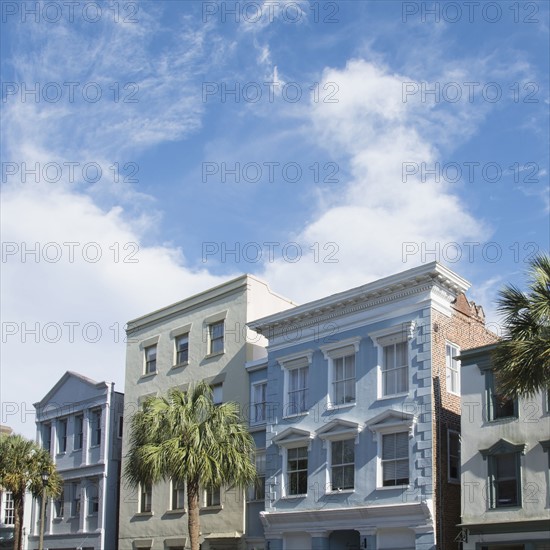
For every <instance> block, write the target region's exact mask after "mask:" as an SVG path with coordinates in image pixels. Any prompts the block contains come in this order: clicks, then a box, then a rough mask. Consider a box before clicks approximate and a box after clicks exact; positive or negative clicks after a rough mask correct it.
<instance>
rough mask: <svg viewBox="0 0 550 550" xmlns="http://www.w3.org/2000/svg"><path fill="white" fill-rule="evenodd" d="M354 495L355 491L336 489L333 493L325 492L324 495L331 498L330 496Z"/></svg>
mask: <svg viewBox="0 0 550 550" xmlns="http://www.w3.org/2000/svg"><path fill="white" fill-rule="evenodd" d="M353 493H355V489H341V490H338V489H336V490H335V491H327V492H326V493H325V496H332V495H351V494H353Z"/></svg>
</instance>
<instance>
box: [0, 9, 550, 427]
mask: <svg viewBox="0 0 550 550" xmlns="http://www.w3.org/2000/svg"><path fill="white" fill-rule="evenodd" d="M73 6H74V11H70V9H69V7H68V6H67V5H66V4H64V3H63V2H55V1H53V2H46V3H43V2H41V3H40V4H39V6H38V11H36V13H33V10H34V7H35V2H2V39H1V40H2V68H1V73H2V100H1V101H2V103H1V109H2V241H3V245H2V266H1V267H2V288H1V290H2V296H1V297H2V308H1V314H2V337H3V342H2V373H1V397H2V401H3V405H2V419H1V422H2V423H7V424H9V425H11V426H13V427H14V428H16V429H17V430H18V431H21V432H22V433H25V434H26V435H28V436H32V435H33V434H34V424H33V422H34V419H33V418H32V414H31V412H32V403H33V402H35V401H37V400H38V399H40V398H41V397H42V396H43V395H44V394H45V393H46V392H47V391H48V389H49V388H50V387H51V386H52V385H53V384H54V383H55V382H56V381H57V380H58V379H59V378H60V377H61V375H62V374H63V373H64V372H65V370H68V369H70V370H76V371H78V372H81V373H82V374H85V375H87V376H89V377H91V378H94V379H96V380H102V379H108V380H112V381H114V382H116V384H117V387H118V389H120V390H122V389H123V383H124V343H123V342H122V337H123V334H122V328H123V326H124V324H125V323H126V321H128V320H129V319H131V318H133V317H136V316H138V315H141V314H143V313H146V312H147V311H150V310H152V309H156V308H159V307H162V306H163V305H167V304H169V303H172V302H175V301H177V300H180V299H182V298H184V297H186V296H188V295H190V294H193V293H195V292H198V291H201V290H203V289H205V288H208V287H209V286H212V285H214V284H217V283H219V282H222V281H224V280H227V279H229V278H230V277H233V276H236V275H239V274H240V273H243V272H250V273H254V274H256V275H258V276H260V277H262V278H264V279H265V280H267V281H268V282H269V284H270V286H271V288H272V289H273V290H274V291H276V292H278V293H280V294H283V295H286V296H288V297H289V298H291V299H293V300H294V301H295V302H299V303H302V302H304V301H307V300H310V299H315V298H319V297H322V296H325V295H327V294H330V293H333V292H337V291H341V290H345V289H347V288H350V287H353V286H357V285H360V284H364V283H366V282H368V281H371V280H374V279H376V278H378V277H382V276H386V275H390V274H392V273H396V272H398V271H402V270H404V269H408V268H411V267H414V266H416V265H418V264H420V263H423V262H426V261H433V260H439V261H441V262H442V263H444V264H446V265H447V266H449V267H450V268H451V269H453V270H455V271H457V272H458V273H459V274H461V275H462V276H464V277H465V278H466V279H468V280H469V281H471V283H472V288H471V290H470V292H469V297H470V299H474V300H475V301H476V302H477V303H481V304H482V305H483V306H484V308H485V310H486V312H487V314H488V316H489V320H490V322H491V324H492V326H493V327H494V328H496V329H498V318H497V317H496V315H495V311H494V301H495V296H496V293H497V291H498V289H499V288H501V287H502V286H503V285H504V284H505V283H506V282H515V283H516V284H519V285H522V284H523V282H524V281H523V275H522V274H523V272H524V270H525V266H526V263H525V262H526V260H528V259H529V257H531V256H532V255H534V253H536V252H537V251H540V250H548V247H549V242H548V241H549V229H550V228H549V184H548V169H549V166H548V165H549V153H548V151H549V148H548V145H549V143H548V142H549V140H548V137H549V135H548V130H549V125H548V122H549V117H548V105H549V100H548V74H549V59H548V52H549V4H548V2H544V1H541V2H539V1H522V2H508V1H501V2H485V1H482V2H480V3H464V2H462V1H460V2H401V1H397V0H390V1H384V0H372V1H367V0H365V1H340V2H328V1H321V2H312V1H292V2H291V1H287V0H284V1H283V0H279V1H263V0H258V1H256V2H209V1H204V2H199V1H195V0H189V1H166V2H163V1H155V2H149V1H143V2H102V1H100V2H97V3H94V2H79V3H77V4H73ZM235 10H236V13H235ZM232 90H233V92H232ZM36 168H38V173H37V175H34V174H33V173H29V172H28V171H29V170H34V169H36ZM235 169H237V173H238V174H239V176H238V180H237V176H236V175H235V173H234V170H235ZM232 171H233V172H232ZM25 172H26V173H25ZM434 174H435V175H434ZM37 243H38V244H37ZM71 243H72V244H71ZM32 249H35V250H37V253H36V254H33V253H32ZM232 250H233V251H235V250H237V251H238V252H239V258H237V257H236V254H235V253H231V251H232ZM33 331H37V332H33Z"/></svg>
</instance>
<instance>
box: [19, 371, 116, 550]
mask: <svg viewBox="0 0 550 550" xmlns="http://www.w3.org/2000/svg"><path fill="white" fill-rule="evenodd" d="M34 406H35V409H36V425H37V440H38V443H39V444H40V445H42V446H43V447H44V448H45V449H47V450H48V451H49V452H50V454H51V456H52V458H53V460H54V462H55V465H56V467H57V470H58V471H59V473H60V474H61V477H62V478H63V482H64V483H63V492H62V494H61V495H60V497H59V498H57V499H48V501H47V502H46V520H45V522H44V548H45V549H48V550H50V549H56V550H57V549H67V550H111V549H112V550H116V549H117V547H118V546H117V529H118V525H117V524H118V522H117V518H118V515H117V508H118V500H119V482H120V460H121V449H122V431H121V430H122V426H123V424H122V418H123V412H124V396H123V394H122V393H119V392H116V391H115V389H114V384H113V383H111V382H95V381H94V380H90V379H89V378H86V377H84V376H82V375H80V374H77V373H75V372H69V371H68V372H66V373H65V374H64V375H63V376H62V377H61V379H60V380H59V382H57V384H56V385H55V386H54V387H53V388H52V389H51V390H50V391H49V392H48V394H47V395H46V396H45V397H44V398H43V399H42V400H41V401H39V402H38V403H35V405H34ZM40 509H41V501H40V499H35V500H34V502H33V506H32V516H31V527H30V530H31V532H30V535H29V538H28V548H29V550H35V549H37V548H38V547H39V537H40Z"/></svg>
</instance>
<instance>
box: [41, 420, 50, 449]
mask: <svg viewBox="0 0 550 550" xmlns="http://www.w3.org/2000/svg"><path fill="white" fill-rule="evenodd" d="M51 445H52V425H51V424H50V423H47V424H44V426H43V427H42V446H43V447H44V449H46V451H48V452H50V449H51Z"/></svg>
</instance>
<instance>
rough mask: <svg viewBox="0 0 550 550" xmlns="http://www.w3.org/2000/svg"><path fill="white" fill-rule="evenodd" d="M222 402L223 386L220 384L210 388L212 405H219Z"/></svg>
mask: <svg viewBox="0 0 550 550" xmlns="http://www.w3.org/2000/svg"><path fill="white" fill-rule="evenodd" d="M222 401H223V386H222V384H216V385H215V386H212V402H213V403H214V405H221V404H222Z"/></svg>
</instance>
